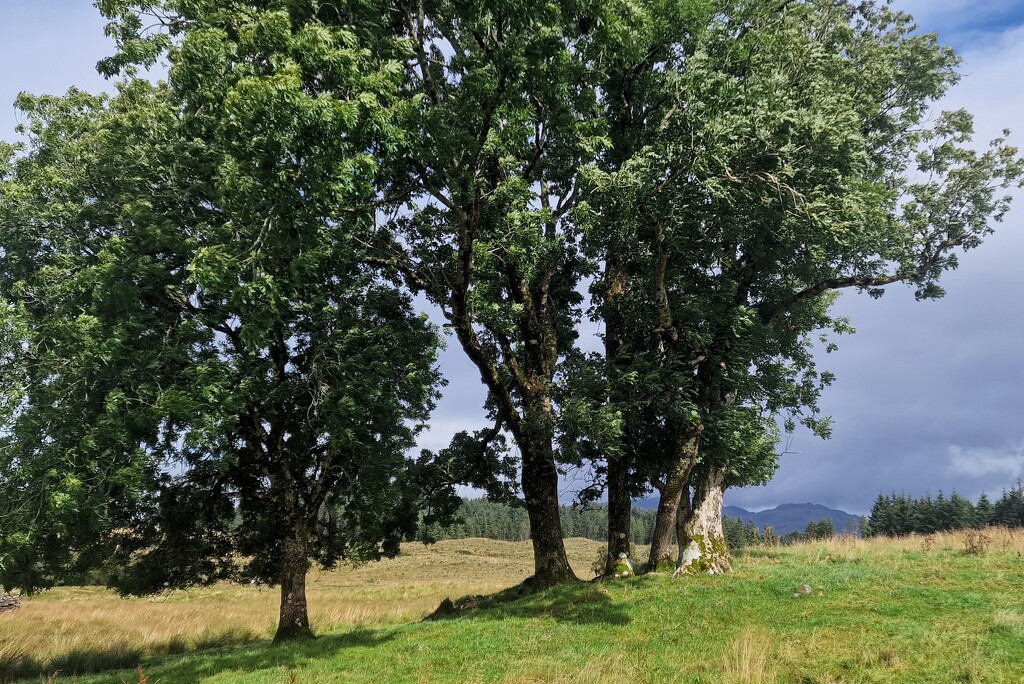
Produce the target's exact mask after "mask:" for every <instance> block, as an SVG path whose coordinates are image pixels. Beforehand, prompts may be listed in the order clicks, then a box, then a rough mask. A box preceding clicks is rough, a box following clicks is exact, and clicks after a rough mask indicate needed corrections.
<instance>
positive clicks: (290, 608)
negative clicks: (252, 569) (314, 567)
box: [274, 524, 313, 644]
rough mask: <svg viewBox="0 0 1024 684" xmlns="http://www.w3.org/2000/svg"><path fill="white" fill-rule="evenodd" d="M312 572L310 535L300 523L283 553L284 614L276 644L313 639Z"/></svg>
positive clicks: (282, 609) (285, 545) (276, 635)
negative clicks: (308, 577)
mask: <svg viewBox="0 0 1024 684" xmlns="http://www.w3.org/2000/svg"><path fill="white" fill-rule="evenodd" d="M308 570H309V534H308V532H307V531H306V530H305V528H303V527H302V526H301V524H299V526H298V529H295V530H293V531H292V533H291V534H289V535H288V537H286V538H285V540H284V544H283V548H282V551H281V615H280V619H279V621H278V624H277V634H275V635H274V643H275V644H276V643H279V642H282V641H287V640H289V639H303V638H310V637H312V636H313V630H312V629H310V627H309V612H308V610H307V608H306V572H307V571H308Z"/></svg>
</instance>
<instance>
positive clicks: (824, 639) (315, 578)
mask: <svg viewBox="0 0 1024 684" xmlns="http://www.w3.org/2000/svg"><path fill="white" fill-rule="evenodd" d="M567 545H568V549H569V552H570V556H571V558H572V562H573V566H574V568H575V570H576V572H577V574H578V575H579V576H581V577H589V576H591V575H592V572H591V571H590V566H591V565H592V564H593V562H594V560H595V559H596V557H597V555H598V553H599V551H600V548H601V545H600V544H599V543H597V542H591V541H586V540H580V539H573V540H569V541H568V542H567ZM638 555H639V556H642V555H643V550H639V552H638ZM530 568H531V555H530V546H529V543H528V542H524V543H510V542H496V541H489V540H483V539H469V540H456V541H447V542H441V543H439V544H437V545H434V546H430V547H424V546H422V545H418V544H409V545H407V546H406V547H405V548H404V551H403V554H402V555H401V556H400V557H398V558H395V559H392V560H387V561H383V562H381V563H376V564H370V565H364V566H361V567H356V568H345V569H342V570H338V571H334V572H329V573H318V572H315V571H314V572H313V573H311V576H310V582H309V601H310V611H311V619H312V621H313V623H314V627H315V629H316V630H317V632H318V634H319V635H320V636H319V638H317V639H316V640H313V641H310V642H305V643H300V644H289V645H283V646H272V645H270V643H269V639H270V637H271V636H272V634H273V630H274V626H275V620H276V616H277V612H276V611H277V602H278V594H277V591H276V590H275V589H270V588H259V587H250V586H237V585H218V586H215V587H212V588H208V589H197V590H192V591H178V592H173V593H171V594H169V595H166V596H157V597H152V598H148V599H121V598H118V597H117V596H116V595H114V594H112V593H110V592H107V591H105V590H103V589H99V588H90V587H65V588H59V589H55V590H53V591H50V592H48V593H45V594H42V595H39V596H37V597H32V598H29V599H27V600H26V601H24V603H23V606H22V608H21V609H20V610H18V611H16V612H12V613H7V614H2V615H0V679H2V680H3V681H12V680H15V681H17V680H19V679H24V680H25V681H40V682H45V681H51V682H79V683H80V684H92V683H99V682H122V681H123V682H133V683H134V682H138V681H140V680H144V681H147V682H148V684H155V683H156V682H160V683H162V684H174V683H178V682H181V683H188V682H204V683H206V682H209V683H211V684H212V683H222V684H227V683H229V682H231V683H235V682H237V683H239V684H270V683H275V684H277V683H287V682H301V683H306V682H308V683H314V682H316V683H326V682H409V683H413V682H503V683H508V684H513V683H517V684H525V683H527V682H580V683H584V682H585V683H597V684H599V683H602V682H609V683H610V682H623V683H625V682H630V683H639V682H651V683H653V682H663V681H673V682H694V683H696V682H706V683H708V684H710V683H712V682H725V683H727V684H728V683H730V682H735V683H740V682H745V683H749V684H767V683H773V682H777V683H784V682H785V683H788V682H803V683H807V684H811V683H815V684H836V683H839V682H849V683H851V684H853V683H861V682H901V683H902V682H922V683H923V682H929V683H931V682H997V683H1006V684H1020V683H1022V682H1024V531H1021V530H1017V531H1007V530H1001V529H992V530H987V531H985V532H982V533H978V532H966V533H951V534H939V535H930V536H927V537H908V538H904V539H898V540H892V539H871V540H858V539H833V540H830V541H824V542H817V543H806V544H800V545H794V546H789V547H763V548H752V549H748V550H747V551H746V552H745V553H743V554H742V555H740V556H739V557H738V558H737V560H736V563H735V572H734V573H733V574H732V575H730V576H726V577H721V576H707V577H697V578H691V579H685V580H683V579H677V580H673V579H670V578H669V577H667V576H646V577H639V578H632V579H627V580H615V581H602V582H594V583H580V584H576V585H570V586H563V587H559V588H556V589H553V590H550V591H546V592H540V593H537V594H533V595H527V596H519V595H518V592H517V591H515V590H509V588H510V587H513V586H514V585H516V584H518V583H519V582H520V581H522V579H523V578H525V577H526V576H527V575H528V574H529V572H530ZM802 584H807V585H809V586H810V587H811V593H809V594H803V595H800V596H799V598H794V593H797V590H798V587H799V586H800V585H802ZM466 596H472V597H478V598H473V599H471V600H468V601H461V602H460V601H459V600H458V598H459V597H466ZM445 598H452V599H455V608H454V609H453V610H451V611H450V612H449V613H447V614H445V615H439V616H435V619H426V618H427V616H429V615H430V614H431V613H433V612H434V611H435V610H436V609H437V608H438V605H439V604H440V603H441V602H442V601H443V600H444V599H445ZM138 664H141V665H142V668H143V670H142V671H138V670H136V669H135V667H136V665H138Z"/></svg>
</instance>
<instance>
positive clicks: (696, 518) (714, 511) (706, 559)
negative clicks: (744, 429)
mask: <svg viewBox="0 0 1024 684" xmlns="http://www.w3.org/2000/svg"><path fill="white" fill-rule="evenodd" d="M724 483H725V469H724V468H720V467H717V466H710V467H708V468H707V470H705V471H704V472H703V473H701V475H700V477H699V478H698V480H697V483H696V486H695V488H694V495H693V509H692V511H691V513H690V515H689V516H688V517H687V518H686V521H685V523H684V524H682V525H681V528H682V537H681V539H680V544H679V560H678V563H677V566H676V571H675V574H677V575H678V574H683V575H691V574H698V573H709V574H716V575H717V574H721V573H726V572H730V571H731V570H732V556H730V555H729V548H728V547H727V546H726V544H725V531H724V529H723V527H722V499H723V494H724V492H725V486H724ZM684 540H685V541H686V543H685V544H684V543H683V541H684Z"/></svg>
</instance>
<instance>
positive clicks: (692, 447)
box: [647, 429, 701, 572]
mask: <svg viewBox="0 0 1024 684" xmlns="http://www.w3.org/2000/svg"><path fill="white" fill-rule="evenodd" d="M700 432H701V431H700V430H699V429H685V430H683V431H681V432H680V433H679V434H678V437H677V440H678V441H677V445H676V448H675V461H673V463H672V465H671V467H670V469H669V471H668V474H667V477H666V478H665V484H664V486H663V487H662V488H661V498H660V500H659V501H658V513H657V515H656V516H655V518H654V536H653V538H652V539H651V556H650V558H649V559H648V560H647V572H658V571H666V570H670V569H672V568H674V567H675V565H674V564H673V562H672V548H671V547H672V534H673V532H675V527H676V519H677V518H678V514H679V503H680V501H681V499H682V495H683V491H684V490H685V489H686V488H687V485H688V483H689V478H690V471H691V470H693V466H694V464H696V462H697V449H698V447H699V444H700Z"/></svg>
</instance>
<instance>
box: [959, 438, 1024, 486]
mask: <svg viewBox="0 0 1024 684" xmlns="http://www.w3.org/2000/svg"><path fill="white" fill-rule="evenodd" d="M949 470H950V472H951V473H953V474H954V475H966V476H967V477H985V476H986V475H1007V476H1009V477H1011V478H1019V477H1021V475H1022V474H1024V442H1021V443H1020V444H1018V445H1017V446H1010V447H1006V448H1005V449H987V448H975V447H972V448H963V447H959V446H951V447H949Z"/></svg>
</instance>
